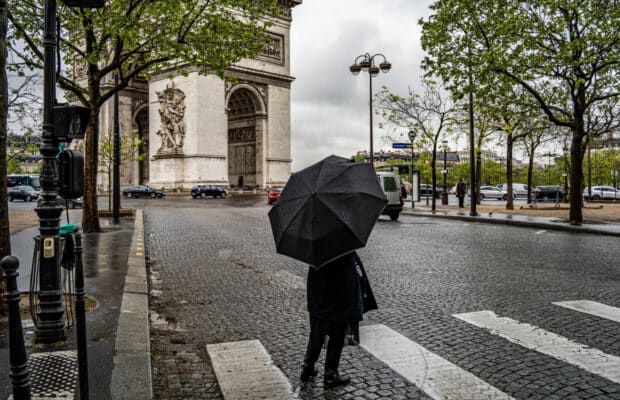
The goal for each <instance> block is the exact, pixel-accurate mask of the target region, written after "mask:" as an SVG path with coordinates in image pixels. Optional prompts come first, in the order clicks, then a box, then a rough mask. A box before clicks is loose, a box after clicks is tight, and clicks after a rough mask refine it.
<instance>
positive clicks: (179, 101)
mask: <svg viewBox="0 0 620 400" xmlns="http://www.w3.org/2000/svg"><path fill="white" fill-rule="evenodd" d="M156 93H157V97H158V98H159V104H160V107H159V117H160V119H161V129H160V130H159V131H157V135H158V136H159V137H160V138H161V146H160V147H159V150H157V154H182V153H183V141H184V140H185V120H184V118H185V93H183V92H182V91H181V90H179V89H175V88H174V85H173V86H172V87H166V89H165V90H162V91H161V92H156Z"/></svg>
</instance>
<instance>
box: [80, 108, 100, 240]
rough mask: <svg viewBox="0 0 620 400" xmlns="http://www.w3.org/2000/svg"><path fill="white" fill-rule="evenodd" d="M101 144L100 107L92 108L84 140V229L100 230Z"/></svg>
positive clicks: (86, 230) (85, 230)
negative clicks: (98, 166)
mask: <svg viewBox="0 0 620 400" xmlns="http://www.w3.org/2000/svg"><path fill="white" fill-rule="evenodd" d="M98 146H99V108H98V107H94V108H91V112H90V118H89V119H88V127H87V128H86V138H85V140H84V153H85V154H84V196H83V202H82V204H83V205H82V207H83V210H82V230H83V231H84V232H85V233H89V232H99V231H101V226H100V225H99V214H98V209H97V148H98Z"/></svg>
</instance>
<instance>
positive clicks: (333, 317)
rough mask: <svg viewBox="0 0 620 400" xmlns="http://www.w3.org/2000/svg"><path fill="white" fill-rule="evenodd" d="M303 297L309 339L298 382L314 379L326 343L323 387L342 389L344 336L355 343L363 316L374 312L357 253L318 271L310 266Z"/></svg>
mask: <svg viewBox="0 0 620 400" xmlns="http://www.w3.org/2000/svg"><path fill="white" fill-rule="evenodd" d="M307 294H308V312H309V314H310V337H309V340H308V347H307V349H306V355H305V357H304V363H303V367H302V371H301V377H300V379H301V381H302V382H308V381H310V380H311V379H312V378H313V377H315V376H316V375H317V373H318V370H317V369H316V368H315V366H314V364H315V363H316V362H317V360H318V359H319V355H320V354H321V348H322V347H323V345H324V343H325V342H326V341H327V353H326V355H325V372H324V375H323V387H324V388H325V389H331V388H334V387H337V386H342V385H346V384H348V383H349V382H350V380H351V379H350V378H349V377H348V376H346V375H342V374H340V373H339V372H338V366H339V364H340V356H341V354H342V349H343V347H344V344H345V336H346V335H347V333H348V332H349V333H351V334H352V336H353V337H354V338H355V341H356V343H359V322H360V321H361V320H362V319H363V314H364V313H365V312H366V311H370V310H375V309H377V303H376V301H375V298H374V295H373V293H372V290H371V289H370V284H369V282H368V278H367V276H366V272H365V271H364V267H363V265H362V261H361V260H360V258H359V256H358V255H357V253H355V252H351V253H348V254H345V255H343V256H341V257H339V258H337V259H335V260H333V261H331V262H329V263H327V264H325V265H323V266H322V267H321V268H320V269H316V268H315V267H312V266H310V268H309V270H308V281H307Z"/></svg>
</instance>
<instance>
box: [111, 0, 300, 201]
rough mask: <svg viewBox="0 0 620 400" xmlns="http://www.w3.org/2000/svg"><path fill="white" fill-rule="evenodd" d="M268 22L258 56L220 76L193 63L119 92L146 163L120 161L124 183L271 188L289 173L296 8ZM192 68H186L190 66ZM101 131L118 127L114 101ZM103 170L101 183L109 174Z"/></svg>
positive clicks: (124, 122) (295, 0) (288, 4)
mask: <svg viewBox="0 0 620 400" xmlns="http://www.w3.org/2000/svg"><path fill="white" fill-rule="evenodd" d="M298 4H301V0H292V1H291V0H289V1H283V2H282V5H283V6H284V7H285V9H286V13H285V16H284V17H283V18H278V19H277V20H276V21H275V24H274V25H273V26H271V27H270V28H269V37H270V41H268V42H267V43H265V50H264V51H263V52H262V53H261V54H260V55H259V56H257V57H256V58H255V59H246V60H242V61H240V62H239V63H237V64H235V65H233V66H232V67H231V68H229V69H228V71H227V72H226V75H227V77H229V78H233V79H232V80H230V81H229V80H226V81H224V80H222V79H220V78H219V77H217V76H215V75H212V74H209V75H201V74H199V72H198V69H190V70H189V73H187V74H186V75H185V76H184V75H182V74H178V75H176V76H174V74H173V76H172V77H171V76H170V73H169V72H168V73H166V74H162V75H160V76H154V77H152V78H151V80H150V81H149V82H138V83H135V84H134V85H132V87H131V88H128V89H127V90H125V91H123V92H122V93H121V95H120V119H121V132H122V134H132V133H137V134H138V135H139V137H140V138H141V140H142V141H143V145H142V149H141V152H142V153H143V154H144V155H145V159H144V161H133V162H129V163H125V164H124V165H123V166H122V167H121V186H122V187H125V186H128V185H136V184H148V185H151V186H153V187H157V188H162V187H163V188H165V189H167V190H189V189H190V188H191V186H192V185H194V184H196V183H211V184H217V185H223V186H229V185H230V186H251V187H258V188H267V187H270V186H272V185H279V184H283V183H285V182H286V181H287V180H288V177H289V176H290V172H291V145H290V143H291V141H290V129H291V117H290V89H291V83H292V81H293V80H294V78H293V77H291V76H290V28H291V22H292V19H291V13H290V10H291V8H292V7H294V6H296V5H298ZM186 71H187V70H186ZM100 127H101V130H100V132H101V135H102V136H103V135H108V134H111V132H112V127H113V102H112V100H110V101H109V102H108V103H107V104H106V105H105V106H104V107H103V108H102V110H101V125H100ZM104 175H105V174H100V177H99V180H100V182H99V183H100V188H101V189H103V190H104V191H105V190H106V189H107V177H106V176H104Z"/></svg>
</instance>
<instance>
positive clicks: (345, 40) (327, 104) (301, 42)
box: [291, 0, 430, 171]
mask: <svg viewBox="0 0 620 400" xmlns="http://www.w3.org/2000/svg"><path fill="white" fill-rule="evenodd" d="M429 2H430V1H428V0H384V1H376V0H375V1H369V0H338V1H333V0H331V1H330V0H304V2H303V3H302V4H301V5H300V6H298V7H296V8H295V9H294V10H293V27H292V33H291V74H292V75H293V76H294V77H295V78H296V80H295V82H293V87H292V94H291V113H292V115H291V118H292V129H291V147H292V157H293V171H296V170H299V169H301V168H304V167H306V166H308V165H310V164H312V163H314V162H316V161H318V160H320V159H322V158H323V157H326V156H328V155H330V154H336V155H340V156H343V157H350V156H351V155H353V154H355V152H356V151H357V150H365V149H368V148H369V142H370V136H369V117H368V114H369V107H368V96H369V91H368V89H369V83H368V74H367V73H361V74H360V75H358V76H353V75H352V74H351V73H350V72H349V66H350V65H351V64H352V63H353V61H354V60H355V58H356V57H357V56H358V55H361V54H364V53H367V52H368V53H370V54H375V53H382V54H384V55H385V56H386V58H387V59H388V61H390V62H391V63H392V70H391V71H390V72H389V73H387V74H383V73H381V74H379V76H377V77H376V78H374V79H373V92H374V93H377V91H378V90H380V88H381V86H383V85H385V86H387V87H388V88H389V89H390V90H391V91H393V92H397V93H400V94H405V93H406V91H407V88H408V87H409V86H412V87H416V85H417V84H418V83H419V80H420V75H421V74H420V61H421V59H422V56H423V52H422V48H421V45H420V27H419V26H418V24H417V21H418V19H420V18H421V17H426V16H428V15H429V13H430V12H429V10H428V8H427V4H428V3H429ZM374 122H375V123H374V137H375V140H374V146H375V150H378V149H382V148H383V149H388V148H389V145H386V144H385V143H384V142H383V141H382V140H381V136H384V135H385V134H386V133H389V131H388V130H382V129H379V127H378V118H377V116H375V121H374Z"/></svg>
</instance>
